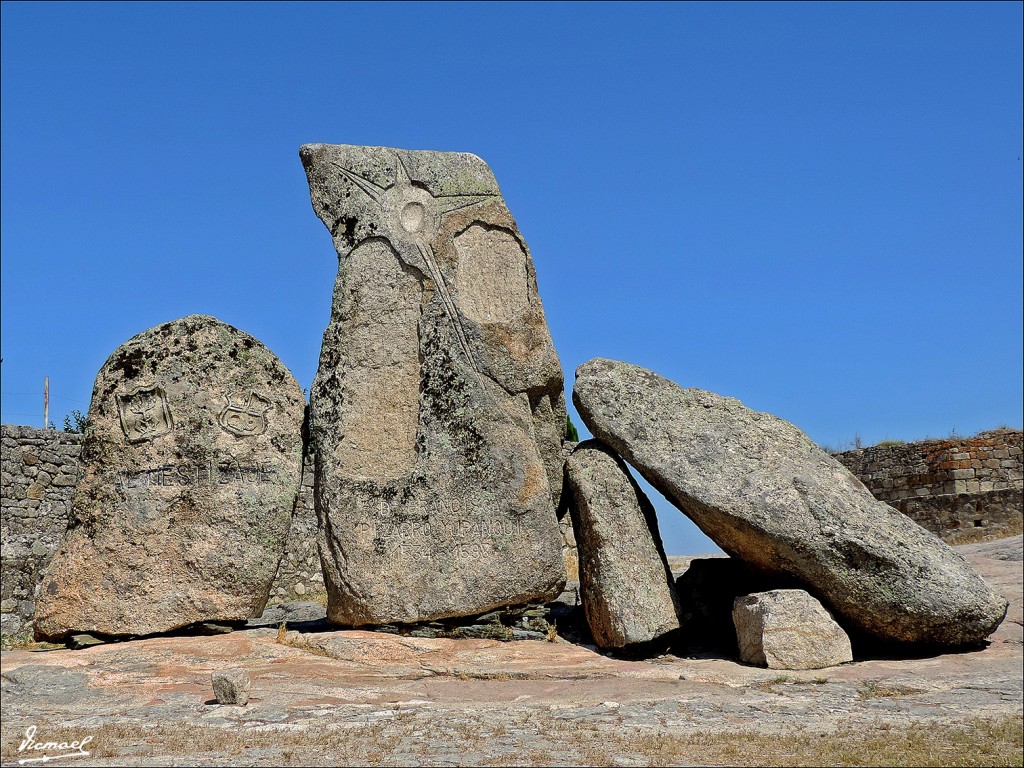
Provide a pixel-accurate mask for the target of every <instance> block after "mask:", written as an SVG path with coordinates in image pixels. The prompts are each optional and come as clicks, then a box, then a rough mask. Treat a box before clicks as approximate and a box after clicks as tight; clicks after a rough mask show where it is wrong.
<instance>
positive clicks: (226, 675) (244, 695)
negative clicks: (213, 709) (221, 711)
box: [210, 669, 252, 707]
mask: <svg viewBox="0 0 1024 768" xmlns="http://www.w3.org/2000/svg"><path fill="white" fill-rule="evenodd" d="M210 679H211V681H212V683H213V695H214V696H216V697H217V703H218V704H234V705H237V706H239V707H244V706H245V705H246V704H248V703H249V693H250V691H251V690H252V680H251V679H250V678H249V674H248V673H247V672H246V671H245V670H244V669H218V670H216V671H215V672H213V673H212V674H211V675H210Z"/></svg>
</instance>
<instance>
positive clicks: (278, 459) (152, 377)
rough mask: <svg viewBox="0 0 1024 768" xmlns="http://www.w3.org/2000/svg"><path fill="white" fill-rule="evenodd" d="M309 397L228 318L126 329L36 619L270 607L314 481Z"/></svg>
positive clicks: (88, 627) (209, 616) (204, 615)
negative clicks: (297, 512) (295, 513)
mask: <svg viewBox="0 0 1024 768" xmlns="http://www.w3.org/2000/svg"><path fill="white" fill-rule="evenodd" d="M304 410H305V398H304V397H303V395H302V389H301V388H300V387H299V385H298V383H297V382H296V381H295V379H294V377H293V376H292V375H291V373H289V371H288V369H287V368H285V367H284V365H282V364H281V361H280V360H278V359H277V357H276V356H274V354H273V353H271V352H270V350H268V349H267V348H266V347H265V346H263V344H261V343H260V342H259V341H257V340H256V339H254V338H253V337H252V336H250V335H248V334H247V333H243V332H242V331H239V330H237V329H236V328H232V327H231V326H230V325H226V324H224V323H222V322H220V321H218V320H216V319H215V318H212V317H204V316H201V315H192V316H190V317H186V318H183V319H181V320H175V321H173V322H170V323H165V324H164V325H160V326H157V327H156V328H152V329H150V330H148V331H146V332H145V333H141V334H139V335H138V336H135V337H134V338H132V339H129V340H128V341H127V342H125V343H124V344H123V345H122V346H121V347H119V348H118V349H117V350H116V351H115V352H114V353H113V354H112V355H111V356H110V358H109V359H108V360H107V362H106V363H104V365H103V367H102V368H101V369H100V372H99V374H98V375H97V377H96V383H95V385H94V387H93V395H92V403H91V405H90V407H89V421H88V427H87V430H86V435H85V440H84V444H83V448H82V466H83V477H82V480H81V481H80V482H79V484H78V486H77V487H76V488H75V494H74V497H73V500H72V517H73V521H72V526H71V528H70V529H69V531H68V533H67V536H66V537H65V539H64V541H63V543H62V544H61V546H60V548H59V549H58V551H57V552H56V554H55V555H54V558H53V561H52V562H51V564H50V566H49V568H48V570H47V572H46V574H45V575H44V578H43V582H42V588H41V595H40V598H39V602H38V606H37V609H36V633H37V634H38V635H40V636H42V637H51V638H57V637H62V636H64V635H67V634H69V633H73V632H95V633H98V634H104V635H145V634H151V633H154V632H163V631H167V630H171V629H175V628H177V627H181V626H185V625H187V624H192V623H195V622H202V621H240V620H244V619H248V618H250V617H252V616H259V615H260V613H261V611H262V610H263V607H264V605H265V604H266V602H267V596H268V590H269V589H270V584H271V582H272V580H273V578H274V573H275V572H276V570H277V565H278V561H279V560H280V558H281V554H282V553H283V551H284V545H285V541H286V538H287V535H288V526H289V522H290V520H291V514H292V508H293V506H294V504H295V498H296V494H297V493H298V489H299V482H300V475H301V468H302V420H303V413H304Z"/></svg>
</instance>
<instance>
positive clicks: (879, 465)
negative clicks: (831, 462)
mask: <svg viewBox="0 0 1024 768" xmlns="http://www.w3.org/2000/svg"><path fill="white" fill-rule="evenodd" d="M1022 443H1024V432H1021V430H1019V429H1018V430H1014V429H997V430H991V431H989V432H982V433H980V434H978V435H976V436H975V437H967V438H950V439H945V440H922V441H919V442H915V443H901V444H898V445H877V446H873V447H870V448H861V449H860V450H856V451H846V452H845V453H839V454H836V456H835V458H836V459H838V460H839V461H840V462H842V463H843V464H844V465H846V467H847V468H848V469H849V470H850V471H851V472H853V473H854V474H855V475H857V477H859V478H860V480H861V482H863V483H864V485H866V486H867V487H868V490H870V491H871V492H872V493H873V494H874V495H875V496H876V497H877V498H878V499H880V500H882V501H885V502H887V503H889V504H891V505H892V506H894V507H896V508H897V509H899V510H900V511H901V512H903V513H904V514H906V515H909V516H910V517H911V518H913V519H914V520H915V521H916V522H917V523H919V524H920V525H922V526H924V527H925V528H927V529H928V530H930V531H931V532H932V533H935V534H937V535H938V536H941V537H942V538H943V539H944V540H945V541H946V542H948V543H950V544H966V543H969V542H974V541H987V540H990V539H997V538H1002V537H1004V536H1014V535H1016V534H1018V533H1020V532H1021V527H1022V525H1021V520H1022V508H1024V492H1022V489H1024V456H1022Z"/></svg>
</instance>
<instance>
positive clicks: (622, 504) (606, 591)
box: [565, 440, 679, 648]
mask: <svg viewBox="0 0 1024 768" xmlns="http://www.w3.org/2000/svg"><path fill="white" fill-rule="evenodd" d="M565 471H566V476H567V477H568V480H569V487H570V488H571V489H572V499H571V500H570V502H569V504H570V506H569V509H570V512H571V513H572V522H573V528H574V530H575V531H576V535H577V540H576V545H577V549H578V553H579V572H580V599H581V601H582V603H583V611H584V613H585V614H586V617H587V623H588V624H589V625H590V631H591V634H593V636H594V640H595V642H596V643H597V644H598V645H599V646H601V647H602V648H623V647H625V646H628V645H636V644H640V643H647V642H650V641H652V640H656V639H657V638H659V637H662V636H663V635H666V634H668V633H669V632H673V631H675V630H677V629H679V617H678V613H679V610H678V604H677V601H676V595H675V583H674V581H673V578H672V571H671V570H670V569H669V567H668V563H667V561H666V560H665V551H664V549H663V548H662V545H661V536H660V535H659V534H658V519H657V517H656V516H655V512H654V507H653V506H651V502H650V501H649V500H648V499H647V496H645V495H644V492H643V491H642V490H640V487H639V486H638V485H637V484H636V481H635V480H633V478H632V477H631V476H630V474H629V470H628V469H626V465H625V464H624V463H623V462H622V459H620V458H619V457H618V456H616V455H615V453H614V452H613V451H612V450H611V449H609V448H608V447H607V446H606V445H604V444H602V443H601V442H599V441H597V440H588V441H587V442H584V443H580V445H579V446H578V447H577V448H576V449H575V450H574V451H573V452H572V455H571V456H569V459H568V461H566V464H565Z"/></svg>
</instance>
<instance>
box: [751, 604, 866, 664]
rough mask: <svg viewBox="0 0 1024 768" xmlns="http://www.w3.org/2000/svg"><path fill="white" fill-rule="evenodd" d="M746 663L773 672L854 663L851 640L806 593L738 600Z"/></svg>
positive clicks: (829, 615)
mask: <svg viewBox="0 0 1024 768" xmlns="http://www.w3.org/2000/svg"><path fill="white" fill-rule="evenodd" d="M732 618H733V621H734V622H735V624H736V642H737V644H738V645H739V651H740V659H742V660H743V661H745V662H747V663H748V664H757V665H758V666H761V667H768V669H822V668H823V667H834V666H836V665H837V664H845V663H846V662H848V661H853V651H852V649H851V647H850V638H849V637H848V636H847V634H846V633H845V632H844V631H843V629H842V627H840V626H839V625H838V624H836V622H835V620H834V619H833V618H832V616H831V614H829V612H828V611H826V610H825V607H824V606H823V605H822V604H821V603H819V602H818V601H817V600H815V599H814V598H813V597H811V596H810V595H809V594H807V593H806V592H805V591H804V590H802V589H776V590H772V591H770V592H755V593H754V594H752V595H744V596H742V597H737V598H736V601H735V603H734V604H733V609H732Z"/></svg>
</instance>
